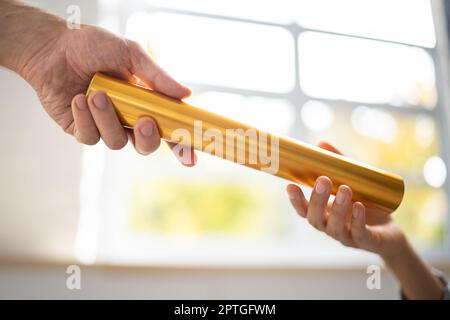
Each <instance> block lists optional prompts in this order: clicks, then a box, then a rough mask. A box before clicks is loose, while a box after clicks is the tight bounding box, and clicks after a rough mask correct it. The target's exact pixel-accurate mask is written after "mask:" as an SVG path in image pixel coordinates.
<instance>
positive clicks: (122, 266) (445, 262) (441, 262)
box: [0, 255, 450, 272]
mask: <svg viewBox="0 0 450 320" xmlns="http://www.w3.org/2000/svg"><path fill="white" fill-rule="evenodd" d="M427 263H428V264H430V265H431V266H433V267H434V268H437V269H439V270H442V271H444V272H445V271H449V272H450V260H449V259H442V258H441V259H439V258H429V259H427ZM73 264H75V265H79V266H82V267H84V268H93V269H108V270H155V271H169V272H170V271H205V270H207V271H222V272H227V271H252V272H254V271H256V272H257V271H260V272H266V271H267V272H277V271H283V272H295V271H318V272H321V271H322V272H326V271H337V272H347V271H356V270H362V269H364V270H365V269H366V268H367V266H369V265H371V264H376V265H379V266H380V267H381V268H383V269H384V268H385V267H384V264H383V262H382V260H381V259H380V258H379V257H377V256H375V255H373V258H372V259H371V260H370V261H368V260H365V261H364V262H363V261H362V260H359V261H358V260H354V261H351V262H349V261H347V262H346V263H343V262H342V263H334V262H333V263H323V261H322V263H320V261H319V260H316V261H308V262H303V263H295V264H294V263H291V264H276V263H260V264H256V263H247V264H243V263H240V264H238V263H234V264H231V263H230V264H227V265H225V264H214V263H177V264H174V263H172V264H170V263H160V264H156V263H148V262H141V263H137V262H124V261H115V262H95V263H93V264H84V263H81V262H79V261H76V260H57V259H51V258H30V259H26V258H22V257H21V258H19V257H0V268H5V267H9V266H13V267H24V268H27V267H28V268H29V267H32V268H54V267H63V268H66V267H67V266H69V265H73Z"/></svg>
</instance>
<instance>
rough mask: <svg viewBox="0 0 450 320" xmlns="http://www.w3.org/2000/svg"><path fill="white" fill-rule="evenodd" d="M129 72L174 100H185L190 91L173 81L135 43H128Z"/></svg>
mask: <svg viewBox="0 0 450 320" xmlns="http://www.w3.org/2000/svg"><path fill="white" fill-rule="evenodd" d="M128 45H129V51H130V56H131V65H132V69H131V72H132V73H133V74H134V75H135V76H137V77H138V78H139V79H140V80H142V81H143V82H144V84H145V85H146V86H148V87H150V88H151V89H153V90H155V91H157V92H160V93H162V94H165V95H167V96H170V97H172V98H175V99H183V98H187V97H189V96H190V95H191V90H190V89H189V88H187V87H186V86H184V85H182V84H181V83H179V82H178V81H176V80H175V79H173V78H172V77H171V76H170V75H169V74H168V73H167V72H166V71H165V70H164V69H162V68H161V67H160V66H159V65H158V64H156V63H155V62H154V61H153V60H152V59H151V58H150V56H149V55H148V54H147V53H146V52H145V51H144V49H142V47H141V46H140V45H139V44H138V43H136V42H132V41H129V44H128Z"/></svg>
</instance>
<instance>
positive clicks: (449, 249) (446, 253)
mask: <svg viewBox="0 0 450 320" xmlns="http://www.w3.org/2000/svg"><path fill="white" fill-rule="evenodd" d="M430 3H431V8H432V16H433V24H434V29H435V35H436V46H435V47H434V48H429V47H425V46H420V45H413V44H407V43H403V42H398V41H392V40H381V39H376V38H371V37H365V36H358V35H349V34H343V33H338V32H330V31H323V30H317V29H313V28H306V27H303V26H300V25H298V24H296V23H292V24H281V23H273V22H264V21H256V20H251V19H244V18H235V17H230V16H221V15H216V14H208V13H198V12H190V11H186V10H177V9H168V8H161V7H154V6H151V5H149V4H148V3H147V2H145V1H135V0H133V1H128V2H126V3H125V2H123V1H118V2H115V3H114V4H110V5H109V9H108V15H111V14H114V15H116V17H117V19H118V22H119V23H118V25H117V26H116V28H117V30H115V31H116V32H118V33H119V34H125V32H126V23H127V19H128V17H129V16H130V15H131V14H132V13H133V12H135V11H137V10H139V11H143V12H147V13H155V12H166V13H175V14H184V15H191V16H197V17H205V18H213V19H220V20H226V21H236V22H243V23H254V24H259V25H265V26H273V27H279V28H282V29H284V30H286V31H287V32H289V33H290V34H291V36H292V38H293V41H294V50H295V54H294V59H295V60H294V64H295V83H294V86H293V88H292V90H291V91H290V92H287V93H276V92H265V91H257V90H246V89H240V88H229V87H223V86H217V85H207V84H197V83H187V84H188V85H189V86H190V87H191V88H192V89H193V91H195V92H196V93H199V94H202V93H205V92H209V91H215V92H220V93H233V94H239V95H242V96H245V97H247V96H259V97H265V98H278V99H283V100H286V101H288V102H290V103H291V104H292V105H293V106H299V107H297V108H296V109H295V115H296V120H295V122H294V125H293V129H291V131H290V132H289V135H292V136H295V137H302V136H303V132H302V129H301V128H302V126H300V125H298V123H299V121H301V120H300V119H301V116H300V112H301V109H302V106H303V105H304V104H305V102H307V101H309V100H312V99H313V100H317V101H320V102H323V103H326V104H330V105H334V104H338V105H345V106H347V107H349V108H351V109H354V108H355V107H357V106H358V105H361V103H359V102H352V101H345V100H334V99H326V98H317V97H314V98H312V97H309V96H307V95H306V94H305V93H304V92H303V91H302V88H301V86H300V70H299V44H298V41H299V35H300V34H301V33H303V32H307V31H312V32H317V33H322V34H330V35H336V36H345V37H351V38H355V39H366V40H373V41H380V42H383V43H393V44H399V45H405V46H408V47H414V48H420V49H422V50H425V51H426V52H427V53H428V54H429V55H430V57H431V59H432V60H433V63H434V67H435V83H436V88H437V102H436V106H435V107H434V108H432V109H426V108H420V107H418V106H407V105H406V106H403V107H401V108H399V107H396V106H392V105H389V104H374V103H364V105H365V106H368V107H370V108H374V109H381V110H386V111H393V112H396V113H406V114H414V115H421V114H423V115H427V116H430V117H432V118H433V119H434V121H435V122H436V123H437V125H438V132H439V137H440V140H439V141H438V144H439V151H440V156H441V157H442V159H443V160H444V162H445V163H446V164H447V168H448V164H449V163H450V141H449V140H450V139H449V128H448V126H449V125H448V124H449V123H450V111H449V101H450V66H449V61H450V60H449V59H450V54H449V43H448V34H447V29H446V27H445V26H446V24H445V22H446V19H445V16H444V12H445V11H444V9H443V7H444V5H443V3H442V1H430ZM101 14H102V8H99V17H101V16H100V15H101ZM442 189H443V190H444V191H445V193H446V197H447V201H448V202H449V203H450V179H449V178H448V177H447V179H446V181H445V183H444V185H443V187H442ZM446 217H447V219H446V231H445V236H444V240H443V243H442V244H441V246H439V247H438V248H436V249H429V250H426V251H425V252H423V253H424V256H425V258H426V259H427V260H429V261H433V262H436V263H445V264H450V217H449V209H448V208H447V212H446ZM356 263H357V264H360V263H362V261H360V259H356ZM313 264H314V263H313ZM332 264H333V266H335V265H334V263H332ZM325 266H326V265H325Z"/></svg>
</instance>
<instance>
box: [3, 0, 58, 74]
mask: <svg viewBox="0 0 450 320" xmlns="http://www.w3.org/2000/svg"><path fill="white" fill-rule="evenodd" d="M64 28H65V26H64V23H63V21H62V20H61V19H60V18H58V17H56V16H54V15H52V14H49V13H47V12H45V11H42V10H40V9H38V8H34V7H31V6H28V5H25V4H23V3H20V2H18V1H11V0H0V65H1V66H3V67H6V68H8V69H11V70H13V71H15V72H17V73H19V74H20V75H22V76H23V73H24V72H25V71H26V68H27V67H29V66H30V65H31V64H32V63H31V62H32V61H33V59H36V58H38V56H42V55H44V54H45V53H44V52H43V48H48V47H50V46H49V44H50V43H51V42H55V41H58V38H59V35H60V34H61V32H62V30H63V29H64ZM40 58H42V57H40Z"/></svg>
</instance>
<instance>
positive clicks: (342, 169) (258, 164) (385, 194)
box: [86, 73, 404, 213]
mask: <svg viewBox="0 0 450 320" xmlns="http://www.w3.org/2000/svg"><path fill="white" fill-rule="evenodd" d="M92 91H104V92H106V94H107V95H108V96H109V97H110V99H111V101H112V103H113V105H114V108H115V109H116V112H117V114H118V116H119V119H120V121H121V122H122V124H123V125H125V126H129V127H133V126H134V124H135V123H136V121H137V120H138V119H139V118H140V117H143V116H150V117H152V118H153V119H154V120H155V121H156V123H157V125H158V129H159V132H160V134H161V137H162V138H163V139H164V140H168V141H173V142H179V143H181V144H182V145H185V146H189V147H193V148H195V149H198V150H201V151H206V152H210V153H212V154H214V155H216V156H219V157H222V158H224V159H227V160H230V161H233V162H236V163H240V164H243V165H245V166H248V167H251V168H254V169H258V170H263V171H266V172H269V173H272V174H274V175H276V176H279V177H282V178H285V179H287V180H290V181H293V182H296V183H300V184H304V185H307V186H310V187H312V186H313V185H314V182H315V180H316V179H317V177H319V176H322V175H324V176H328V177H329V178H330V179H331V180H332V181H333V189H332V193H333V194H336V191H337V188H338V187H339V186H340V185H341V184H346V185H348V186H349V187H350V188H351V189H352V190H353V201H361V202H362V203H364V204H365V205H366V206H367V207H369V208H377V209H380V210H382V211H383V212H386V213H391V212H393V211H394V210H395V209H397V207H398V206H399V205H400V202H401V201H402V198H403V193H404V183H403V179H402V178H401V177H400V176H398V175H396V174H393V173H389V172H386V171H383V170H381V169H377V168H375V167H372V166H369V165H366V164H364V163H361V162H358V161H355V160H352V159H349V158H347V157H344V156H342V155H338V154H335V153H332V152H329V151H327V150H323V149H320V148H318V147H315V146H312V145H308V144H306V143H303V142H300V141H296V140H293V139H290V138H287V137H283V136H277V135H273V134H269V133H266V132H263V131H261V130H257V129H255V128H252V127H251V126H249V125H245V124H242V123H240V122H238V121H234V120H231V119H228V118H225V117H223V116H220V115H217V114H214V113H212V112H209V111H205V110H202V109H200V108H197V107H194V106H191V105H189V104H187V103H185V102H181V101H178V100H176V99H173V98H170V97H167V96H165V95H162V94H160V93H156V92H153V91H151V90H148V89H145V88H142V87H139V86H136V85H132V84H130V83H127V82H125V81H121V80H118V79H115V78H112V77H109V76H106V75H104V74H101V73H96V74H95V75H94V77H93V78H92V81H91V83H90V85H89V88H88V90H87V93H86V94H89V93H90V92H92ZM199 125H200V127H199ZM180 130H181V131H180ZM199 130H201V132H199ZM230 132H234V133H236V132H237V134H235V136H232V135H230ZM179 133H185V135H184V136H183V135H180V134H179ZM203 133H208V134H203ZM246 133H249V134H246ZM252 133H254V135H252ZM186 134H188V135H186ZM243 134H244V136H243ZM255 136H256V137H257V140H256V141H254V139H252V137H255ZM174 137H175V138H174ZM230 137H231V138H230ZM242 138H243V140H242ZM219 139H222V140H223V141H222V142H223V144H222V146H221V144H218V143H217V142H218V140H219ZM240 139H241V140H240ZM263 140H264V141H263ZM236 141H238V142H236ZM228 142H229V144H228ZM235 142H236V143H235ZM240 142H242V143H240ZM211 145H213V146H216V149H215V151H213V152H211V151H212V149H214V148H211ZM217 146H219V147H217ZM220 146H221V147H220ZM230 146H231V147H230ZM220 148H221V149H220ZM230 151H231V152H230ZM274 154H275V155H276V156H277V157H276V159H275V161H277V165H276V168H275V169H277V170H276V171H274V172H270V170H268V163H267V157H268V156H270V155H271V156H273V155H274ZM239 155H241V157H239ZM264 156H265V157H266V159H263V157H264ZM272 169H273V166H272Z"/></svg>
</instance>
